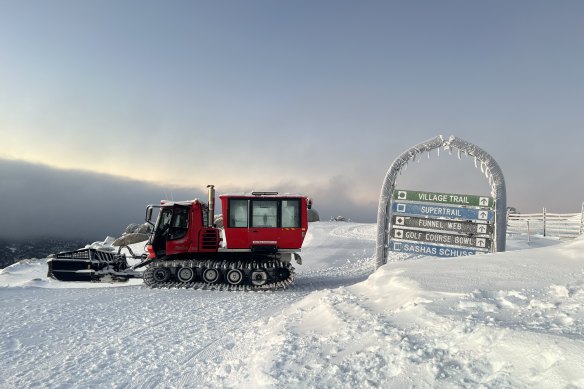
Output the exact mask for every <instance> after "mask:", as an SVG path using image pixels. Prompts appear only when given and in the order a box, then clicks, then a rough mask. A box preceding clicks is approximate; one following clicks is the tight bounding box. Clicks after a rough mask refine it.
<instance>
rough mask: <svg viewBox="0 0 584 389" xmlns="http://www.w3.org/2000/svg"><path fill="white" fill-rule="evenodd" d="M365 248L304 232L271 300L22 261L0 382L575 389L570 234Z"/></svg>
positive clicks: (583, 278)
mask: <svg viewBox="0 0 584 389" xmlns="http://www.w3.org/2000/svg"><path fill="white" fill-rule="evenodd" d="M374 246H375V226H374V225H373V224H356V223H339V222H319V223H313V224H311V225H310V231H309V234H308V236H307V240H306V242H305V245H304V248H303V250H302V257H303V260H304V264H303V265H302V266H296V269H297V277H296V283H295V285H294V286H293V287H291V288H289V289H287V290H284V291H278V292H220V291H203V290H181V289H170V290H159V289H155V290H151V289H148V288H146V287H144V286H143V285H141V283H140V282H139V281H138V280H135V281H132V283H128V284H87V283H81V284H79V283H61V282H58V281H54V280H50V279H47V278H46V271H47V267H46V260H45V259H40V260H28V261H22V262H21V263H18V264H15V265H13V266H11V267H9V268H6V269H4V270H2V271H1V272H0V312H2V320H1V322H0V362H1V364H2V368H1V369H0V387H2V388H7V389H8V388H29V387H35V388H106V387H109V388H158V387H160V388H193V387H238V388H239V387H243V388H248V387H249V388H251V387H253V388H256V387H273V388H282V387H285V388H287V387H294V388H295V387H301V388H354V387H388V388H406V387H416V388H435V387H441V388H442V387H444V388H458V387H468V388H478V387H486V388H500V387H513V388H527V387H529V388H579V387H582V388H584V239H578V240H576V241H573V242H570V243H560V242H559V241H557V240H550V239H541V238H540V239H532V241H531V242H528V241H527V240H526V239H525V238H522V237H519V238H509V239H508V249H509V251H508V252H506V253H499V254H488V255H480V256H475V257H459V258H450V259H437V258H432V257H408V256H405V255H403V254H400V255H395V254H394V256H393V258H394V259H395V260H396V261H395V262H391V263H389V264H387V265H385V266H383V267H382V268H380V269H379V270H378V271H376V272H373V271H374V261H373V259H372V256H373V254H374V253H373V251H374ZM404 259H408V260H405V261H402V260H404ZM120 285H122V286H120Z"/></svg>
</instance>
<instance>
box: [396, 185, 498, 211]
mask: <svg viewBox="0 0 584 389" xmlns="http://www.w3.org/2000/svg"><path fill="white" fill-rule="evenodd" d="M393 198H394V200H400V201H420V202H426V203H437V204H453V205H461V206H468V207H485V208H492V207H493V205H494V201H493V198H492V197H489V196H478V195H467V194H451V193H437V192H419V191H414V190H402V189H396V190H394V191H393Z"/></svg>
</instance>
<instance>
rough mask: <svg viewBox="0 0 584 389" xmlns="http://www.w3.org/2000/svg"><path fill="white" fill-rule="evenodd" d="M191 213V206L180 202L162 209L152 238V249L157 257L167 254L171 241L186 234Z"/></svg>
mask: <svg viewBox="0 0 584 389" xmlns="http://www.w3.org/2000/svg"><path fill="white" fill-rule="evenodd" d="M189 213H190V207H188V206H185V205H180V204H174V205H173V206H171V207H168V206H167V207H163V208H162V209H161V210H160V214H159V215H158V220H157V222H156V228H155V229H154V235H153V238H152V249H153V250H154V253H155V254H156V257H157V258H160V257H163V256H165V255H166V252H167V245H168V242H169V241H173V240H177V239H180V238H182V237H184V236H185V235H186V233H187V232H188V229H189ZM171 251H172V250H171Z"/></svg>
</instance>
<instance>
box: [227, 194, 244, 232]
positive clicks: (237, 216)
mask: <svg viewBox="0 0 584 389" xmlns="http://www.w3.org/2000/svg"><path fill="white" fill-rule="evenodd" d="M247 218H248V208H247V200H236V199H231V200H229V227H247Z"/></svg>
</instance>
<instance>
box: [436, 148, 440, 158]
mask: <svg viewBox="0 0 584 389" xmlns="http://www.w3.org/2000/svg"><path fill="white" fill-rule="evenodd" d="M436 156H437V157H440V147H437V148H436Z"/></svg>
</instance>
